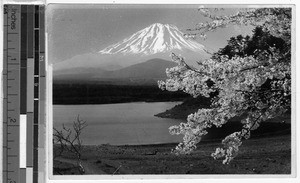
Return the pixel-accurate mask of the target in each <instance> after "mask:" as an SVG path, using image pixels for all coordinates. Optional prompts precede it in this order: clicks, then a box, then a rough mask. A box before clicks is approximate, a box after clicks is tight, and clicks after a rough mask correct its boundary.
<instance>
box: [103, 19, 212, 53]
mask: <svg viewBox="0 0 300 183" xmlns="http://www.w3.org/2000/svg"><path fill="white" fill-rule="evenodd" d="M172 50H191V51H194V52H203V51H205V50H206V49H205V48H204V46H203V45H201V44H199V43H198V42H196V41H193V40H187V39H185V38H184V37H183V33H182V32H181V31H180V30H179V29H178V28H177V27H176V26H174V25H169V24H165V25H163V24H160V23H155V24H152V25H150V26H149V27H146V28H145V29H143V30H140V31H138V32H137V33H135V34H133V35H132V36H130V37H129V38H126V39H124V40H123V41H120V42H118V43H116V44H114V45H111V46H109V47H107V48H105V49H103V50H101V51H99V53H102V54H118V53H122V54H124V55H128V54H141V55H153V54H157V53H166V52H171V51H172Z"/></svg>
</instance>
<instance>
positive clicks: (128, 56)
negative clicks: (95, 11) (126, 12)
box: [54, 23, 210, 73]
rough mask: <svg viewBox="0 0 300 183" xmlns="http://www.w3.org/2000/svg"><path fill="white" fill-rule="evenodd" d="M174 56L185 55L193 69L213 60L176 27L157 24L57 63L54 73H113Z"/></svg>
mask: <svg viewBox="0 0 300 183" xmlns="http://www.w3.org/2000/svg"><path fill="white" fill-rule="evenodd" d="M172 52H174V53H175V54H177V55H179V54H180V55H182V56H183V57H185V59H186V62H187V63H188V64H191V65H194V66H195V65H197V61H200V60H201V59H206V58H209V57H210V55H209V54H208V53H207V50H206V48H205V47H204V46H203V45H202V44H200V43H198V42H196V41H195V40H190V39H185V38H184V36H183V33H182V32H181V31H180V30H179V29H178V28H177V27H176V26H174V25H169V24H160V23H155V24H152V25H150V26H149V27H146V28H144V29H142V30H140V31H138V32H136V33H134V34H133V35H132V36H130V37H128V38H125V39H124V40H122V41H120V42H118V43H116V44H113V45H111V46H108V47H106V48H104V49H102V50H101V51H99V52H94V53H86V54H82V55H76V56H74V57H73V58H70V59H68V60H65V61H63V62H60V63H56V64H54V70H55V71H60V72H63V71H64V70H68V72H71V71H72V70H74V72H75V71H78V69H79V68H99V69H103V70H107V71H113V70H118V69H120V68H125V67H128V66H131V65H134V64H138V63H143V62H145V61H147V60H151V59H156V58H159V59H164V60H169V61H171V57H170V55H171V53H172ZM57 73H59V72H57ZM75 73H76V72H75Z"/></svg>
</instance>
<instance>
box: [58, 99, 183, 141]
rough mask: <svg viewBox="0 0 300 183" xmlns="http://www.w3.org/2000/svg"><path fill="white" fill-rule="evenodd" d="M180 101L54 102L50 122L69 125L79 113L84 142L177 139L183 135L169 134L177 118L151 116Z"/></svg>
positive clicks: (176, 122) (177, 121)
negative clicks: (84, 124)
mask: <svg viewBox="0 0 300 183" xmlns="http://www.w3.org/2000/svg"><path fill="white" fill-rule="evenodd" d="M177 104H180V102H153V103H145V102H134V103H122V104H101V105H54V107H53V124H54V127H56V128H61V125H62V124H63V123H64V124H65V125H66V126H67V127H70V125H71V124H72V121H74V120H75V119H76V116H77V115H78V114H79V115H80V118H81V119H83V120H85V121H86V123H87V124H88V126H87V127H86V128H85V129H84V131H83V132H82V133H83V134H82V139H83V143H84V144H90V145H98V144H107V143H109V144H112V145H125V144H128V145H132V144H156V143H170V142H179V141H181V140H182V136H172V135H170V134H169V130H168V128H169V127H170V126H172V125H176V124H179V123H180V122H181V121H180V120H175V119H165V118H159V117H155V116H154V115H155V114H157V113H160V112H164V111H165V110H167V109H170V108H172V107H173V106H175V105H177Z"/></svg>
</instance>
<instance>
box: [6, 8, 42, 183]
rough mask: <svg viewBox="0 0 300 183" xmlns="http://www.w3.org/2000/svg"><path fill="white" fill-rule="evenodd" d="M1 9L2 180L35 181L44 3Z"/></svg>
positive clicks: (37, 169) (34, 182)
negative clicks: (2, 49) (2, 18)
mask: <svg viewBox="0 0 300 183" xmlns="http://www.w3.org/2000/svg"><path fill="white" fill-rule="evenodd" d="M3 12H4V16H3V17H4V21H3V23H4V25H3V26H4V29H3V30H4V31H3V33H4V35H3V38H4V39H3V43H4V44H3V48H4V52H3V53H4V54H3V89H4V90H3V119H4V120H3V182H4V183H5V182H6V183H23V182H24V183H36V182H38V180H39V179H38V172H39V167H38V166H39V163H38V162H39V161H40V159H39V158H38V153H39V151H38V149H39V143H40V142H39V139H38V138H39V136H38V134H39V124H40V123H39V120H40V121H41V120H44V118H43V117H41V116H39V115H40V114H44V110H45V109H44V108H43V106H42V105H40V103H39V100H41V99H40V97H44V96H45V94H44V93H45V92H44V89H42V88H40V89H39V87H40V86H43V87H45V85H46V84H45V79H44V77H45V74H44V73H45V59H44V53H45V52H44V6H43V5H17V4H16V5H4V11H3ZM40 73H42V75H41V74H40ZM40 91H43V92H44V93H42V94H40V93H39V92H40ZM42 101H43V100H42ZM43 104H44V103H43Z"/></svg>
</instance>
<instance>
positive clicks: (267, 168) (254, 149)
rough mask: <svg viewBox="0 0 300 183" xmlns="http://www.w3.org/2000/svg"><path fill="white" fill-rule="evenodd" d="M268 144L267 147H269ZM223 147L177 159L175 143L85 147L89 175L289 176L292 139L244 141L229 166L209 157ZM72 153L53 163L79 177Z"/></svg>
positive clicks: (203, 146) (204, 146)
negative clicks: (173, 149) (172, 151)
mask: <svg viewBox="0 0 300 183" xmlns="http://www.w3.org/2000/svg"><path fill="white" fill-rule="evenodd" d="M266 144H267V145H266ZM220 145H221V144H220V142H219V141H217V142H212V141H210V142H202V143H200V144H199V145H198V149H197V150H196V151H194V152H193V153H192V154H190V155H182V156H175V155H173V154H171V153H170V150H171V149H172V148H174V147H175V144H160V145H143V146H110V145H102V146H86V147H85V148H84V152H83V159H84V161H83V164H84V166H85V168H86V174H290V173H291V137H290V135H280V136H274V137H263V138H252V139H250V140H247V141H244V142H243V145H242V146H241V148H240V153H239V155H238V156H237V157H236V158H235V159H234V161H233V162H232V163H231V164H229V165H223V164H222V162H221V160H217V161H216V160H214V159H213V158H212V157H211V156H210V154H211V153H212V152H213V151H214V149H215V148H216V147H219V146H220ZM74 164H76V161H75V159H73V158H72V155H70V154H64V155H63V157H62V158H60V159H58V160H56V161H54V166H55V168H54V173H55V174H57V172H58V171H59V172H60V173H61V174H78V171H77V170H76V168H75V167H74Z"/></svg>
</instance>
